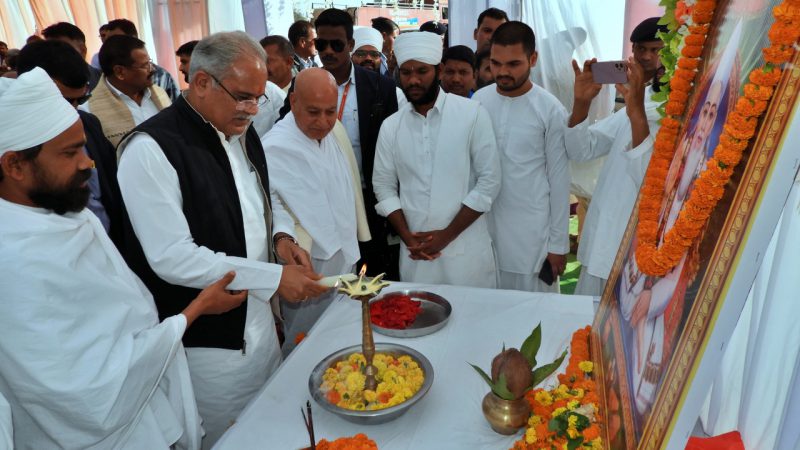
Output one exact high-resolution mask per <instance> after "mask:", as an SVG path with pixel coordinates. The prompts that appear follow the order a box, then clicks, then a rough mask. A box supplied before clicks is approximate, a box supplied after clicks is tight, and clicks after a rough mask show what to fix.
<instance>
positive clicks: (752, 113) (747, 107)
mask: <svg viewBox="0 0 800 450" xmlns="http://www.w3.org/2000/svg"><path fill="white" fill-rule="evenodd" d="M766 109H767V102H765V101H763V100H753V99H750V98H747V97H740V98H739V99H738V100H736V112H738V113H739V114H741V115H743V116H745V117H759V116H761V115H762V114H764V111H766Z"/></svg>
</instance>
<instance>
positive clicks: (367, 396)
mask: <svg viewBox="0 0 800 450" xmlns="http://www.w3.org/2000/svg"><path fill="white" fill-rule="evenodd" d="M377 398H378V394H377V393H376V392H375V391H372V390H369V389H364V400H366V401H368V402H370V403H371V402H374V401H375V399H377Z"/></svg>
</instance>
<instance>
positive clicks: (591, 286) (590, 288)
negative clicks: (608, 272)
mask: <svg viewBox="0 0 800 450" xmlns="http://www.w3.org/2000/svg"><path fill="white" fill-rule="evenodd" d="M606 281H608V280H607V279H605V278H600V277H596V276H594V275H592V274H590V273H589V272H588V271H586V270H582V271H581V276H580V277H578V284H577V286H575V295H592V296H595V297H599V296H601V295H603V291H604V290H605V288H606Z"/></svg>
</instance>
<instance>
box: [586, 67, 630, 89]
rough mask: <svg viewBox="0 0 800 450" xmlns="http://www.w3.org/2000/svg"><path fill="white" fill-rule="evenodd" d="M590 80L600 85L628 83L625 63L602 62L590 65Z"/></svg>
mask: <svg viewBox="0 0 800 450" xmlns="http://www.w3.org/2000/svg"><path fill="white" fill-rule="evenodd" d="M592 78H593V79H594V82H595V83H600V84H616V83H620V84H624V83H627V82H628V72H627V68H626V67H625V61H602V62H596V63H594V64H592Z"/></svg>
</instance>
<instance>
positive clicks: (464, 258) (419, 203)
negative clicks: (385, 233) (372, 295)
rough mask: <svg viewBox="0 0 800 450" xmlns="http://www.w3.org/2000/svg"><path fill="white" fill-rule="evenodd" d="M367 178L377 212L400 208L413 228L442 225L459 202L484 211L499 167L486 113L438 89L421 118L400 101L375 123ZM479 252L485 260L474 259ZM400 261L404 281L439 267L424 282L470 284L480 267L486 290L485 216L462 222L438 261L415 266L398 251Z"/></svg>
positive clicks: (491, 272)
mask: <svg viewBox="0 0 800 450" xmlns="http://www.w3.org/2000/svg"><path fill="white" fill-rule="evenodd" d="M372 182H373V186H374V189H375V195H376V197H377V199H378V204H377V205H376V206H375V209H376V210H377V212H378V214H380V215H382V216H388V215H389V214H391V213H392V212H394V211H396V210H398V209H402V210H403V214H404V215H405V218H406V221H407V223H408V227H409V230H410V231H412V232H418V231H433V230H441V229H444V228H446V227H447V226H448V225H449V224H450V222H451V221H452V220H453V218H454V217H455V216H456V214H457V213H458V211H460V210H461V207H462V205H464V206H467V207H469V208H471V209H473V210H475V211H478V212H482V213H485V212H487V211H489V209H490V208H492V205H493V201H494V199H495V197H496V196H497V192H498V190H499V188H500V166H499V161H498V156H497V148H496V144H495V137H494V132H493V131H492V126H491V121H490V118H489V115H488V113H487V112H486V110H485V109H484V108H483V107H481V106H480V105H478V104H475V103H473V102H471V101H470V100H467V99H464V98H461V97H458V96H455V95H452V94H446V93H445V92H444V91H443V90H441V89H439V93H438V95H437V97H436V102H435V103H434V105H433V108H431V109H430V110H429V111H428V113H427V115H426V116H423V115H421V114H419V113H417V112H416V110H414V108H413V105H411V104H410V103H409V104H406V105H405V106H404V107H403V108H402V109H400V110H399V111H398V112H397V113H395V114H392V115H391V116H390V117H389V118H387V119H386V120H385V121H384V122H383V125H382V126H381V130H380V134H379V135H378V143H377V146H376V151H375V167H374V169H373V176H372ZM486 249H488V258H485V257H484V258H477V257H475V256H476V254H475V252H477V251H480V252H483V253H481V254H485V253H486V252H485V251H484V250H486ZM400 265H401V269H400V270H401V278H402V279H403V281H415V280H417V281H418V280H422V279H423V278H422V276H423V275H421V274H422V273H423V272H428V274H430V273H433V272H436V271H437V270H439V269H441V270H440V273H441V274H442V278H427V279H426V280H429V281H436V282H440V283H447V284H463V285H474V284H473V283H471V282H470V281H473V282H474V281H476V280H469V277H470V275H469V274H470V273H478V272H480V273H481V274H482V276H485V277H486V280H483V281H479V282H478V284H480V285H488V286H490V287H493V285H494V282H495V278H494V277H495V268H494V258H493V257H492V255H491V239H490V237H489V234H488V229H487V226H486V219H485V217H484V216H481V217H479V218H478V219H477V220H476V221H475V222H473V223H472V225H470V226H469V227H467V229H466V230H464V231H463V232H462V233H461V235H460V236H458V237H457V238H456V239H455V240H454V241H453V242H451V243H450V244H449V245H448V246H447V247H446V248H445V249H444V250H443V251H442V256H441V257H440V258H438V259H436V260H434V261H430V262H429V261H424V262H420V263H417V262H415V261H411V260H409V259H408V256H407V252H406V251H405V250H404V249H401V260H400ZM439 265H441V266H442V267H438V266H439ZM483 266H486V267H483ZM404 267H407V268H408V270H405V269H404ZM420 271H421V272H420ZM414 272H416V273H417V275H412V273H414ZM458 274H461V276H459V275H458Z"/></svg>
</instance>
